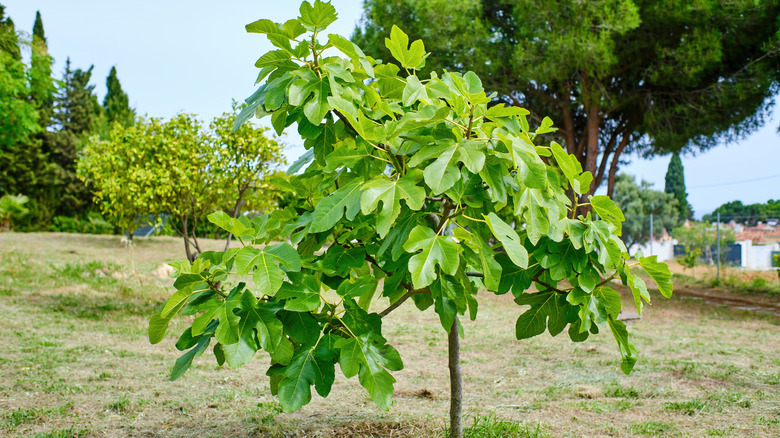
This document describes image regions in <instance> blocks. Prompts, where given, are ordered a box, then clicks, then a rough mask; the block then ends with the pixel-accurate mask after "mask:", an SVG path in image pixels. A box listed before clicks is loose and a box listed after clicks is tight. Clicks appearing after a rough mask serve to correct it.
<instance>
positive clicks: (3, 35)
mask: <svg viewBox="0 0 780 438" xmlns="http://www.w3.org/2000/svg"><path fill="white" fill-rule="evenodd" d="M0 51H2V52H4V53H7V54H8V55H10V57H11V59H14V60H16V61H21V60H22V50H21V48H20V47H19V36H18V35H17V34H16V26H15V25H14V21H13V20H12V19H11V17H6V16H5V6H3V5H0Z"/></svg>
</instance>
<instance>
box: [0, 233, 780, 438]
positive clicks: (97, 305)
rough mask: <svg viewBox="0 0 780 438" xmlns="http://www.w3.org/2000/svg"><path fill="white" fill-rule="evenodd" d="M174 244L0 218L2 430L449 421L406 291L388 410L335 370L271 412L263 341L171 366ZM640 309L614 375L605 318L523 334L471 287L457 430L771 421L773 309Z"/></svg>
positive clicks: (777, 362)
mask: <svg viewBox="0 0 780 438" xmlns="http://www.w3.org/2000/svg"><path fill="white" fill-rule="evenodd" d="M206 244H207V245H210V247H209V249H218V248H219V247H220V245H221V242H218V241H211V242H209V241H207V242H206ZM181 246H182V245H181V243H180V242H179V241H178V240H177V239H168V238H161V239H153V240H144V239H137V242H136V246H135V247H133V248H125V247H123V246H122V245H121V243H120V241H119V238H118V237H111V236H79V235H65V234H53V233H42V234H14V233H0V312H2V314H3V318H2V320H1V321H2V322H0V328H2V330H0V435H1V436H10V437H36V436H40V437H72V436H82V437H104V436H109V437H120V436H121V437H125V436H128V437H189V436H202V437H224V436H234V437H272V438H273V437H279V438H281V437H320V438H329V437H371V436H375V437H386V436H392V437H438V438H443V437H444V435H445V430H446V422H447V412H448V407H449V403H448V400H447V397H448V394H449V389H448V376H447V358H446V351H447V346H446V335H445V334H444V332H443V330H442V329H441V326H440V323H439V321H438V318H437V317H436V315H435V314H433V313H432V312H431V311H428V312H425V313H421V312H419V311H417V310H416V309H415V308H414V306H413V305H409V306H404V307H402V308H401V309H399V310H398V311H397V312H396V313H394V314H393V315H391V316H390V317H388V318H386V319H385V320H384V321H383V325H384V331H385V333H386V335H387V338H388V339H389V340H390V343H392V344H393V345H394V346H395V347H396V348H397V349H398V350H399V352H400V353H401V355H402V357H403V359H404V363H405V369H404V370H402V371H399V372H396V373H394V376H395V377H396V378H397V379H398V383H397V385H396V394H395V404H394V405H393V407H392V408H391V409H390V411H389V412H385V411H382V410H380V409H378V408H377V407H376V406H375V405H374V404H373V403H372V402H371V401H370V399H369V397H368V396H367V394H366V392H365V391H364V390H363V389H362V388H361V387H360V386H359V384H358V382H357V381H356V379H352V380H346V379H344V378H343V377H342V376H340V373H338V372H337V378H336V382H335V384H334V386H333V391H332V393H331V395H330V397H329V398H328V399H321V398H319V397H316V396H315V397H314V399H313V400H312V403H311V404H309V405H308V406H306V407H304V408H303V409H302V410H301V411H299V412H296V413H291V414H285V413H282V412H281V409H280V408H279V405H278V403H277V402H276V400H275V398H274V397H273V396H271V394H270V388H269V381H268V378H267V377H266V376H265V368H266V367H267V363H268V360H269V359H268V357H267V356H266V355H258V357H256V358H254V359H253V360H252V361H251V362H250V363H249V364H248V365H247V366H245V367H243V368H240V369H237V370H230V369H227V368H221V367H218V366H217V365H216V362H215V360H214V358H213V357H212V356H211V352H210V351H208V352H207V353H206V354H204V355H203V356H202V357H200V358H198V359H197V360H196V361H195V362H194V364H193V367H192V368H191V369H190V371H188V373H187V374H186V375H185V376H184V377H183V378H181V379H179V380H177V381H175V382H170V381H168V374H169V372H170V368H171V366H172V365H173V362H174V361H175V360H176V358H177V357H178V353H179V352H178V351H177V350H175V348H174V347H173V344H174V343H175V342H176V339H177V337H178V336H177V335H178V334H179V333H180V332H181V331H183V329H184V327H185V324H184V322H183V321H174V323H173V326H172V329H171V331H170V334H169V336H168V337H166V339H165V340H164V341H163V342H162V343H161V344H159V345H150V344H149V343H148V341H147V339H146V328H147V323H148V318H149V316H150V315H151V314H152V313H153V312H154V311H155V310H157V309H158V308H159V306H160V305H161V304H162V302H163V301H164V300H165V299H166V298H167V297H168V296H169V295H170V294H171V283H172V282H171V279H169V278H167V277H165V276H164V275H162V276H158V275H159V274H158V275H155V274H153V273H152V272H153V271H155V269H156V268H158V267H159V266H160V265H162V264H163V263H165V262H168V261H173V260H176V259H178V258H180V257H182V253H183V250H182V248H181ZM626 298H627V299H626V300H625V301H624V303H625V306H627V309H628V306H629V305H630V303H631V302H632V301H631V299H630V298H628V297H626ZM770 298H771V297H766V296H764V297H762V299H770ZM645 309H646V310H645V312H644V313H643V315H642V319H640V320H634V321H629V322H628V328H629V332H630V333H631V335H632V337H633V340H634V342H635V343H636V344H637V347H638V348H639V362H638V363H637V366H636V369H635V371H634V372H633V373H632V374H631V375H630V376H625V375H623V374H621V373H620V371H619V363H620V358H619V354H618V352H617V347H616V346H615V343H614V340H613V339H612V338H611V336H610V335H609V334H608V333H602V334H601V335H598V336H592V337H591V338H590V339H589V340H588V341H587V342H585V343H582V344H574V343H572V342H570V341H569V340H568V338H567V337H566V336H565V334H564V335H561V336H558V337H556V338H551V337H550V336H549V335H547V334H545V335H542V336H539V337H537V338H534V339H530V340H527V341H522V342H518V341H517V340H515V339H514V322H515V320H516V319H517V317H518V316H519V314H520V313H521V311H522V309H519V308H517V306H515V305H514V304H513V302H512V300H511V297H508V296H494V295H492V294H483V295H481V296H480V315H479V317H478V319H477V321H474V322H471V321H464V324H463V325H464V328H465V333H466V338H465V339H463V340H462V344H461V348H462V359H463V364H462V369H463V374H464V391H465V394H464V404H465V406H466V408H467V412H468V413H469V416H467V417H466V420H465V421H464V427H465V429H464V430H465V431H466V433H467V436H471V437H492V436H495V437H548V436H549V437H581V436H620V437H647V436H669V437H683V436H686V437H687V436H730V437H776V436H780V410H778V404H777V400H778V399H780V321H779V320H778V318H777V317H775V316H773V315H771V314H756V313H754V312H750V311H746V310H740V309H736V308H733V307H731V306H723V305H720V304H719V305H709V304H705V303H703V302H702V301H700V300H696V301H693V300H690V299H685V298H675V299H672V300H664V299H662V298H661V297H660V296H657V294H655V293H654V296H653V305H652V306H647V307H646V308H645Z"/></svg>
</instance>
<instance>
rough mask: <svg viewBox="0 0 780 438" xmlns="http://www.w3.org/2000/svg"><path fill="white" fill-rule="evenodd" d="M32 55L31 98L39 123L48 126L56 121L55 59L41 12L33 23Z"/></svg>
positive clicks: (36, 15) (44, 126)
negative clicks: (53, 69) (47, 38)
mask: <svg viewBox="0 0 780 438" xmlns="http://www.w3.org/2000/svg"><path fill="white" fill-rule="evenodd" d="M32 43H33V44H32V56H31V57H30V99H31V100H32V101H33V104H34V105H35V108H36V109H37V110H38V116H39V117H38V120H39V124H40V125H41V127H43V128H48V127H49V126H51V125H52V124H53V123H54V120H53V118H54V93H55V92H56V86H55V84H54V80H53V78H52V74H51V73H52V71H51V66H52V64H53V63H54V59H52V57H51V56H50V55H49V50H48V47H47V45H46V35H45V34H44V32H43V20H42V19H41V13H40V11H38V12H37V13H36V14H35V24H33V41H32Z"/></svg>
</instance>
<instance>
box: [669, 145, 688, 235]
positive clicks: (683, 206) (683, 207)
mask: <svg viewBox="0 0 780 438" xmlns="http://www.w3.org/2000/svg"><path fill="white" fill-rule="evenodd" d="M664 191H665V192H666V193H671V194H673V195H674V197H675V198H676V199H677V208H678V210H679V212H680V219H681V220H684V219H691V218H692V217H693V209H692V208H691V204H689V203H688V193H687V192H686V190H685V172H684V169H683V165H682V160H681V159H680V153H679V152H675V153H673V154H672V160H671V161H669V167H668V168H667V169H666V187H665V188H664Z"/></svg>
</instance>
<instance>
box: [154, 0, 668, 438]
mask: <svg viewBox="0 0 780 438" xmlns="http://www.w3.org/2000/svg"><path fill="white" fill-rule="evenodd" d="M335 20H336V11H335V9H334V8H333V6H331V5H330V3H324V2H321V1H316V2H315V3H314V4H313V5H312V4H310V3H308V2H304V3H303V4H302V5H301V8H300V17H298V18H297V19H293V20H289V21H287V22H285V23H274V22H272V21H270V20H259V21H256V22H254V23H251V24H249V25H247V30H248V31H250V32H256V33H262V34H265V35H266V36H267V37H268V39H269V40H270V41H271V43H272V44H274V45H275V46H276V47H277V49H276V50H273V51H271V52H269V53H266V54H264V55H263V56H262V57H260V59H259V60H258V61H257V64H256V65H257V67H259V68H261V71H260V76H259V80H260V81H263V80H265V82H264V83H263V84H262V85H261V86H260V87H259V89H258V90H257V92H255V93H254V94H253V95H252V96H251V97H250V98H249V99H248V100H247V104H248V106H247V108H246V109H245V111H244V112H243V113H242V115H239V117H238V119H237V126H240V125H241V123H243V121H244V120H246V119H248V118H249V117H251V116H252V115H256V116H258V117H264V116H269V115H270V116H271V123H272V124H273V126H274V128H275V129H276V130H277V131H278V132H282V131H283V130H284V129H285V128H287V127H289V126H291V125H292V124H293V123H297V127H298V132H299V133H300V134H301V136H302V137H303V138H304V139H305V146H306V148H307V149H308V151H307V152H306V153H305V154H304V156H303V157H301V159H299V160H298V161H297V162H296V163H294V164H293V167H292V169H291V171H292V172H291V173H296V172H298V171H300V170H301V169H303V168H304V167H305V170H304V171H303V172H302V173H301V174H299V175H295V176H293V177H291V182H290V184H291V185H292V186H295V187H298V190H299V192H298V195H299V196H300V198H301V199H305V200H306V205H305V206H304V207H301V209H303V210H305V211H304V212H302V213H301V212H300V210H301V209H298V210H296V209H293V208H287V209H284V210H276V211H273V212H271V213H270V214H267V215H262V216H259V217H256V218H254V219H253V220H251V221H250V220H247V219H245V218H243V217H242V218H238V219H234V218H231V217H229V215H227V214H225V213H215V214H213V215H210V216H209V220H211V221H212V222H213V223H215V224H217V225H218V226H220V227H222V228H224V229H225V230H227V231H229V232H231V233H233V234H234V235H235V236H236V237H237V238H238V239H239V240H240V242H241V243H242V245H241V247H240V248H234V249H230V250H228V251H224V252H207V253H203V254H201V255H200V256H199V257H198V258H197V259H196V260H195V261H194V262H192V263H190V262H188V261H182V262H179V263H176V264H175V268H176V277H177V278H176V281H175V283H174V286H175V288H176V289H177V290H176V292H175V293H174V294H173V296H172V297H171V298H170V299H169V300H168V301H167V302H166V303H165V304H164V305H163V307H162V309H161V311H160V312H159V313H158V314H156V315H154V316H153V317H152V319H151V321H150V324H149V339H150V341H151V342H152V343H157V342H160V341H161V340H162V339H163V338H164V336H165V332H166V330H167V328H168V325H169V322H170V320H171V319H172V318H173V317H174V316H176V315H177V314H178V313H180V312H181V313H183V314H185V315H195V318H194V319H193V322H192V325H191V327H189V328H187V329H186V330H185V332H184V333H183V334H182V335H181V337H180V338H179V340H178V342H177V343H176V347H177V348H178V349H180V350H186V353H184V355H183V356H181V357H180V358H179V359H178V360H177V361H176V364H175V365H174V367H173V371H172V373H171V379H176V378H179V377H180V376H181V375H182V374H183V373H184V372H185V371H186V370H187V369H188V368H189V366H190V364H191V363H192V360H193V359H194V358H196V357H197V356H199V355H201V354H202V353H203V352H204V351H205V350H206V348H207V347H208V346H209V345H210V344H211V343H212V341H214V350H213V351H214V354H215V356H216V359H217V362H218V363H219V364H220V365H221V364H223V363H227V364H228V365H229V366H231V367H237V366H241V365H243V364H245V363H247V362H248V361H249V360H250V359H251V358H252V357H253V356H254V354H255V353H256V352H257V351H258V350H260V349H262V350H265V351H266V352H268V353H269V355H270V366H269V368H268V371H267V374H268V375H269V376H270V379H271V391H272V392H273V393H274V394H276V395H278V397H279V401H280V403H281V406H282V408H283V409H284V410H285V411H294V410H297V409H300V408H301V407H302V406H304V405H305V404H307V403H308V402H309V401H310V400H311V387H312V386H314V389H315V390H316V391H317V393H318V394H320V395H321V396H323V397H324V396H327V395H328V393H329V392H330V390H331V385H332V384H333V381H334V378H335V365H336V364H338V365H339V367H340V369H341V372H342V373H343V374H344V375H345V376H346V377H348V378H349V377H354V376H358V379H359V381H360V384H361V385H362V386H363V387H364V388H365V389H366V390H367V391H368V393H369V395H370V396H371V398H372V399H373V400H374V401H375V402H376V403H377V405H379V406H380V407H381V408H383V409H388V408H389V407H390V405H391V397H392V394H393V384H394V382H395V379H394V378H393V376H392V375H391V374H390V372H391V371H397V370H400V369H401V368H402V367H403V362H402V360H401V357H400V355H399V353H398V351H396V349H395V348H393V347H392V346H391V345H390V344H389V343H388V341H387V340H386V339H385V338H384V336H383V334H382V321H383V319H384V318H387V317H389V316H390V315H391V314H392V312H393V311H394V310H395V309H397V308H399V307H400V306H402V305H404V304H406V303H407V301H408V300H410V299H411V300H412V301H413V302H414V304H415V305H416V306H417V307H418V308H419V309H421V310H425V309H429V308H433V310H434V311H435V312H436V314H437V315H438V317H439V319H440V321H441V325H442V327H443V329H444V331H445V332H446V333H447V334H448V343H449V367H450V380H451V408H450V425H451V434H452V436H453V437H460V436H461V435H462V429H461V401H462V388H461V376H460V361H459V337H460V336H462V332H463V326H462V325H461V323H460V319H461V318H462V317H464V316H465V315H468V317H470V318H471V319H474V318H476V316H477V307H478V298H479V296H480V295H479V293H478V292H479V291H480V290H484V289H487V290H488V291H491V292H492V293H496V294H504V293H507V292H509V291H510V290H511V292H512V294H513V295H514V296H515V302H516V303H517V304H518V305H520V306H523V307H521V308H518V314H519V317H518V320H517V324H516V327H515V331H516V335H517V338H518V339H526V338H530V337H532V336H536V335H539V334H541V333H543V332H544V331H545V330H547V331H549V332H550V333H551V334H552V335H557V334H559V333H561V332H562V331H563V330H564V329H565V328H566V327H567V326H568V327H569V329H568V333H569V336H570V337H571V338H572V340H574V341H583V340H585V339H586V338H587V337H588V336H589V334H590V333H597V332H598V326H599V325H608V326H609V327H610V329H611V331H612V333H613V335H614V336H615V339H616V340H617V345H618V349H619V351H620V353H621V355H622V357H623V361H622V364H621V368H622V370H623V371H624V372H626V373H628V372H629V371H630V370H631V369H632V368H633V366H634V363H635V362H636V349H635V348H634V346H633V345H631V343H630V342H629V340H628V333H627V331H626V327H625V325H624V324H623V323H622V322H621V321H619V320H618V319H617V316H618V314H619V313H620V310H621V303H620V295H619V294H618V293H617V292H616V291H615V290H613V289H611V288H610V287H609V285H610V284H611V283H610V281H611V280H612V279H615V278H620V279H621V280H622V281H623V283H624V284H627V285H628V286H629V287H630V288H631V290H632V291H633V292H634V297H635V301H636V305H637V307H638V310H640V311H641V306H642V301H647V300H649V299H650V295H649V293H648V290H647V288H646V286H645V283H644V282H643V281H642V279H641V278H640V277H639V276H638V275H636V274H635V273H632V272H631V271H629V269H628V268H629V265H628V264H627V259H628V256H627V254H626V249H625V246H624V245H623V243H622V241H621V240H620V238H619V234H620V229H621V228H620V227H621V221H622V220H623V215H622V213H621V212H620V210H619V209H618V208H617V207H616V206H615V205H614V204H613V202H612V201H611V200H610V199H609V198H607V197H604V196H593V197H591V198H590V199H589V204H590V206H591V207H592V208H593V210H595V211H596V212H597V213H598V214H599V217H600V218H601V219H600V220H595V219H594V218H593V217H591V216H590V215H587V216H582V215H579V216H576V215H575V212H576V211H577V207H578V206H577V205H576V204H572V203H571V201H570V200H569V197H567V196H566V190H567V189H571V190H573V191H574V192H576V193H578V194H582V193H585V192H586V191H587V190H588V187H589V184H590V181H591V179H592V175H591V174H590V173H588V172H585V173H583V172H582V169H581V167H580V165H579V162H578V161H577V159H576V158H575V157H573V156H571V155H569V154H567V153H566V152H564V150H563V149H562V148H561V146H560V145H558V144H557V143H551V144H548V145H540V144H537V143H538V141H539V136H540V135H541V134H544V133H547V132H551V131H552V130H554V128H553V127H552V122H551V121H550V120H549V119H544V121H543V122H542V124H541V125H540V126H538V127H536V129H532V128H531V127H530V126H529V125H528V122H527V119H526V116H527V115H528V111H526V110H524V109H521V108H506V107H504V106H503V105H497V106H492V107H488V103H490V101H491V100H490V97H489V96H487V95H486V94H485V92H484V90H483V88H482V84H481V82H480V79H479V78H478V77H477V76H476V75H475V74H473V73H466V74H463V75H461V74H457V73H450V72H444V73H442V74H441V75H438V74H433V75H431V77H429V78H421V77H418V76H417V75H416V74H415V72H416V71H417V70H418V69H419V68H420V67H422V66H423V65H424V63H425V59H426V57H427V54H426V52H425V47H424V46H423V43H422V41H419V40H418V41H414V42H412V43H411V45H410V44H409V43H410V41H409V39H408V37H407V36H406V35H405V34H404V33H403V32H402V31H401V30H400V29H398V28H393V30H392V32H391V34H390V37H389V38H388V39H387V40H386V44H387V46H388V47H389V49H390V51H391V52H392V53H393V57H394V59H395V62H397V65H396V64H390V63H388V64H382V63H378V62H377V61H376V60H374V59H372V58H370V57H367V56H365V55H364V53H363V52H362V51H361V49H360V48H359V47H358V46H356V45H355V44H353V43H351V42H350V41H348V40H347V39H345V38H343V37H341V36H338V35H332V34H331V35H328V37H327V40H324V39H323V41H320V39H319V38H318V37H320V36H321V35H323V32H324V31H325V29H326V28H327V27H328V25H330V24H331V23H332V22H333V21H335ZM339 52H340V53H341V56H340V55H339ZM401 72H403V75H399V73H401ZM552 163H555V164H556V166H557V168H558V169H560V173H558V171H557V170H555V169H553V168H552V167H551V166H550V164H552ZM559 175H560V176H559ZM501 217H511V218H512V222H514V224H510V223H507V222H506V221H505V220H503V219H501ZM513 225H514V226H513ZM638 264H641V269H644V270H645V272H646V273H647V274H649V275H650V276H651V277H652V278H653V279H654V280H655V281H656V283H657V285H658V288H659V290H660V291H661V292H662V293H663V294H664V295H665V296H669V295H670V294H671V282H670V278H671V275H670V273H669V269H668V267H667V266H666V265H665V264H662V263H658V262H656V259H655V257H649V258H641V259H640V261H639V263H638ZM247 275H251V276H252V279H253V284H247V283H246V282H245V281H244V278H245V277H246V276H247ZM532 285H535V286H536V291H534V292H530V289H531V287H532Z"/></svg>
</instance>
